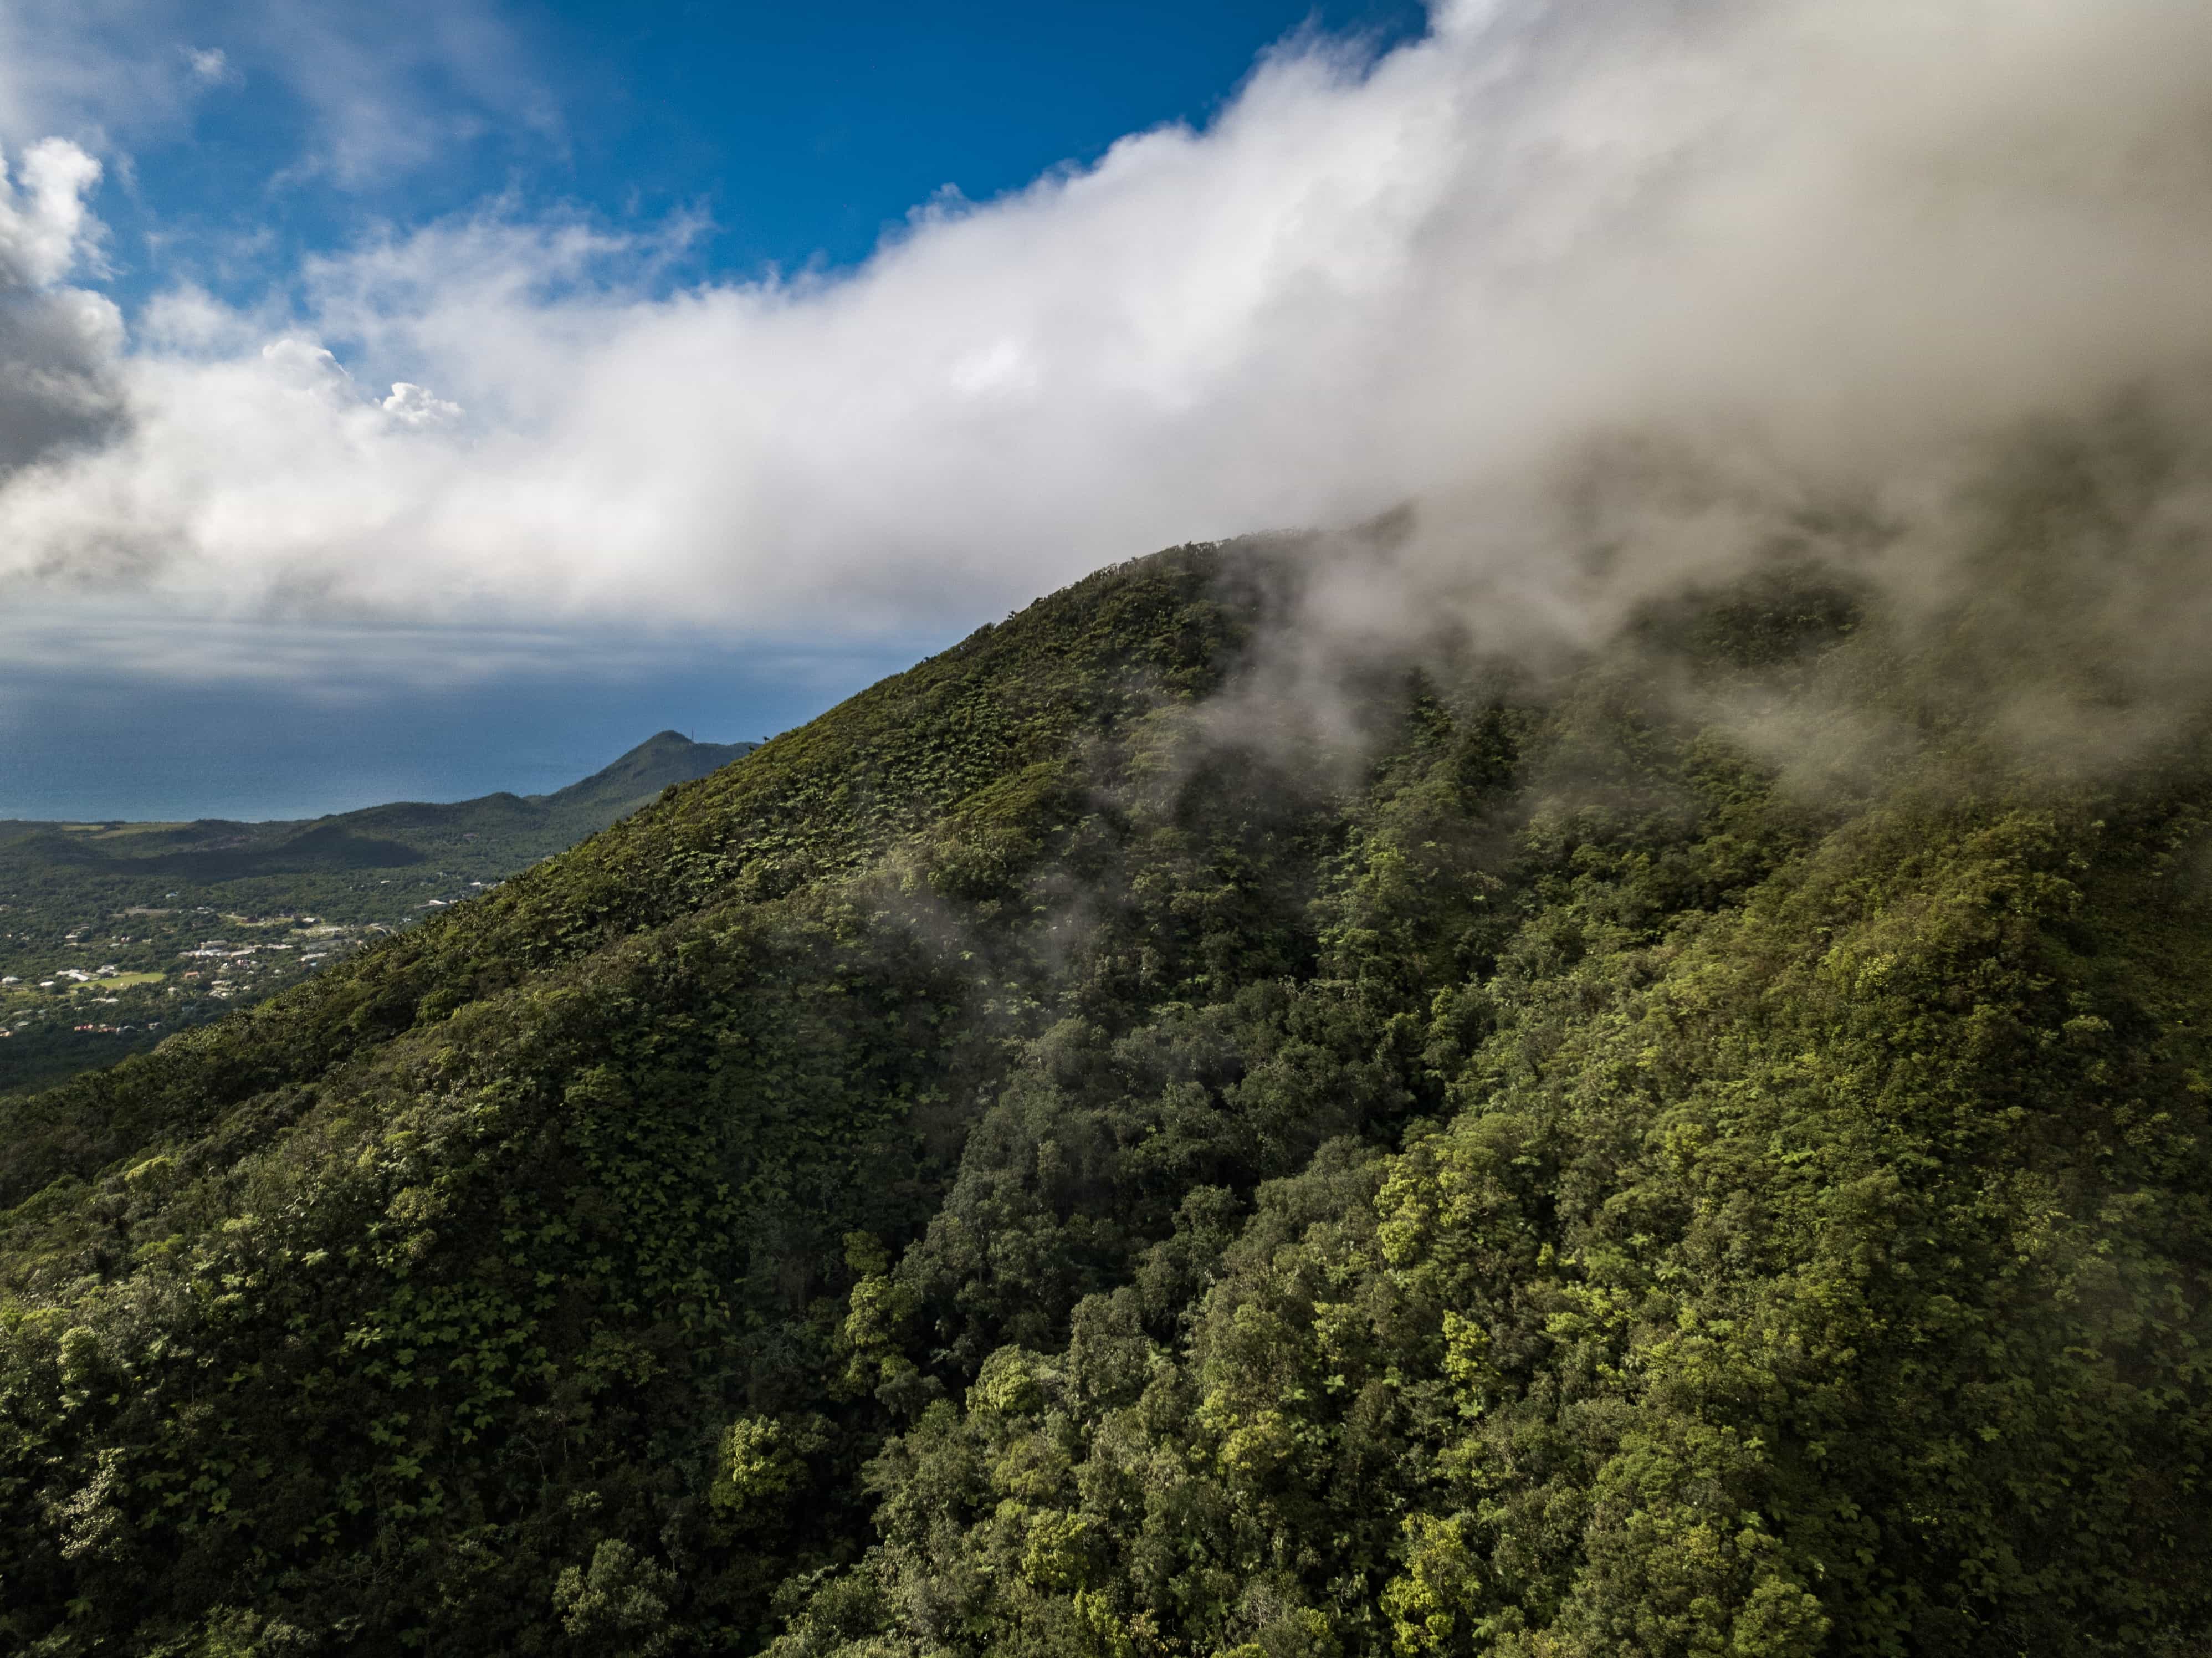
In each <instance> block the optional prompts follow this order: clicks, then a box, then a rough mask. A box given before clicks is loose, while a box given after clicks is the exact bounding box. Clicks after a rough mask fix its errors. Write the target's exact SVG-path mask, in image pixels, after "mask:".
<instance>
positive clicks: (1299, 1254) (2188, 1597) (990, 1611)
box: [0, 542, 2212, 1658]
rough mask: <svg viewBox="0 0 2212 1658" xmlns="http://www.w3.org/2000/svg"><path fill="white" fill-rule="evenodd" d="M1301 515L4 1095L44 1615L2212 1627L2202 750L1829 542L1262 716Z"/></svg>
mask: <svg viewBox="0 0 2212 1658" xmlns="http://www.w3.org/2000/svg"><path fill="white" fill-rule="evenodd" d="M1303 560H1304V550H1303V549H1302V547H1301V545H1300V544H1297V543H1293V542H1268V543H1260V544H1231V545H1228V546H1225V547H1218V548H1215V547H1207V548H1187V549H1182V550H1176V551H1174V552H1171V553H1168V554H1163V555H1160V556H1157V557H1155V558H1153V559H1150V560H1146V561H1140V562H1138V563H1137V564H1135V565H1132V566H1127V567H1122V568H1119V569H1116V570H1114V571H1109V572H1104V573H1102V574H1099V575H1097V576H1094V577H1092V578H1091V579H1089V580H1086V581H1085V582H1083V583H1080V584H1078V585H1077V586H1075V587H1073V588H1071V589H1069V590H1067V591H1066V592H1063V593H1060V594H1058V595H1055V596H1054V597H1053V598H1050V599H1048V600H1043V601H1040V603H1039V604H1036V605H1034V606H1032V607H1031V608H1030V610H1026V611H1024V612H1022V613H1021V614H1020V615H1018V616H1014V617H1011V618H1009V619H1008V621H1007V622H1006V623H1005V624H1003V625H1001V626H1000V627H997V628H994V629H986V630H984V631H983V632H982V633H981V634H979V635H976V636H975V637H974V638H972V639H970V640H969V641H967V642H966V643H965V644H963V645H962V646H961V647H957V648H956V649H955V650H953V651H951V652H948V653H945V655H943V656H941V657H939V658H936V659H932V660H931V661H930V662H927V663H925V664H923V665H921V666H920V667H918V668H916V669H915V670H913V671H910V672H908V674H905V675H902V676H899V677H896V678H894V679H892V680H890V681H887V682H885V683H884V684H882V685H879V686H878V687H876V688H874V689H872V690H871V691H869V692H867V693H865V694H863V695H861V696H860V697H858V698H855V699H854V700H853V701H851V702H849V703H848V704H846V705H844V706H842V708H838V709H836V710H834V711H833V712H832V713H831V714H828V715H825V716H824V717H823V719H822V720H817V721H816V722H814V723H813V724H812V725H811V726H807V727H805V728H803V729H802V730H800V731H799V732H793V733H788V734H787V735H786V736H784V737H782V738H778V739H776V740H775V742H773V743H770V744H768V745H767V746H766V747H764V748H763V749H762V750H759V751H758V752H757V753H756V754H754V755H753V756H750V758H748V759H747V760H746V761H745V762H744V763H743V764H742V765H738V766H734V767H732V768H728V769H726V770H725V771H722V772H720V773H717V774H714V776H712V777H709V778H708V779H705V780H702V781H700V782H696V783H693V784H689V785H684V786H680V787H678V788H676V789H674V790H672V791H671V792H670V793H668V794H667V795H665V797H664V798H663V799H661V800H659V802H658V803H657V804H655V805H653V806H652V807H650V808H648V809H647V810H646V811H642V812H641V813H640V814H638V815H637V816H636V817H632V818H630V819H628V820H626V821H625V822H623V823H619V824H617V825H616V826H615V827H614V828H613V829H609V830H607V831H605V832H604V833H603V834H600V835H597V836H595V837H593V838H592V839H591V840H590V841H586V842H585V843H584V844H583V845H581V846H580V847H577V848H576V849H575V850H574V851H573V852H571V853H567V854H565V855H563V856H562V857H561V858H558V859H553V860H551V861H550V862H548V863H546V864H544V865H539V866H538V867H537V868H535V869H533V870H532V871H530V872H528V873H526V875H524V876H521V877H520V878H516V879H515V880H513V881H510V882H508V883H507V884H506V885H505V886H504V887H502V888H501V890H498V891H497V892H495V893H494V894H491V895H489V896H486V897H484V898H483V899H479V900H476V901H473V902H470V903H468V904H465V905H463V906H461V907H459V908H457V909H455V910H453V911H452V912H450V913H447V914H442V915H441V916H440V917H439V918H437V919H436V920H432V921H429V922H427V923H425V924H424V925H423V926H420V927H418V928H416V929H415V930H413V931H411V932H408V933H406V934H404V935H402V936H400V937H398V938H394V939H393V940H392V941H391V942H389V943H387V944H383V945H381V946H380V947H378V948H377V949H375V950H372V951H369V952H368V953H366V954H365V955H364V956H362V957H360V958H359V959H357V960H356V961H354V962H351V963H346V964H344V965H343V967H341V968H339V969H334V970H333V971H331V973H330V974H328V975H326V976H325V977H323V978H321V979H319V980H318V981H314V982H313V983H311V984H308V985H305V986H302V987H300V988H299V989H298V990H295V991H293V992H289V993H286V994H285V995H283V996H282V997H279V998H277V999H274V1000H272V1001H270V1002H269V1003H267V1004H265V1005H261V1006H259V1007H257V1008H254V1009H252V1010H250V1011H247V1012H246V1013H244V1014H242V1015H240V1016H238V1017H234V1018H232V1019H230V1020H228V1021H226V1022H224V1023H222V1024H221V1025H218V1026H216V1027H211V1028H210V1029H205V1030H199V1031H193V1032H190V1033H187V1034H185V1035H183V1036H180V1037H179V1038H176V1039H173V1041H172V1042H168V1043H167V1044H165V1045H164V1046H163V1048H161V1049H160V1050H159V1051H157V1052H156V1053H155V1054H150V1055H148V1056H146V1057H144V1058H143V1059H140V1060H133V1061H131V1062H130V1063H128V1064H126V1065H125V1066H121V1067H118V1069H116V1070H115V1071H113V1072H107V1073H104V1074H101V1075H98V1076H94V1077H89V1078H82V1079H79V1080H78V1081H76V1083H74V1084H70V1086H68V1087H66V1088H64V1089H61V1090H54V1091H52V1092H51V1093H49V1094H46V1095H44V1096H39V1097H38V1098H36V1099H34V1100H32V1101H29V1102H23V1103H21V1104H20V1105H13V1104H11V1105H8V1106H4V1107H0V1110H5V1111H6V1112H7V1114H6V1115H5V1116H4V1117H0V1187H4V1189H0V1203H6V1204H11V1205H14V1206H15V1207H14V1208H12V1209H11V1210H9V1212H8V1213H7V1215H6V1217H5V1218H4V1221H0V1273H4V1278H0V1284H4V1295H5V1300H4V1303H0V1504H4V1505H5V1506H4V1509H0V1513H4V1515H5V1519H4V1526H0V1633H4V1636H5V1638H6V1640H7V1641H8V1642H9V1643H10V1644H12V1645H13V1646H15V1647H17V1648H20V1649H24V1650H30V1651H40V1652H48V1653H57V1654H63V1653H67V1654H76V1653H87V1654H89V1653H94V1652H133V1653H141V1652H143V1653H155V1652H165V1653H167V1652H174V1653H208V1654H216V1653H249V1652H268V1653H280V1652H282V1653H293V1652H299V1653H309V1652H333V1653H336V1652H360V1653H371V1652H385V1651H407V1650H422V1651H431V1652H437V1653H440V1654H446V1653H476V1652H483V1653H491V1652H507V1651H521V1652H545V1653H577V1654H582V1653H586V1652H590V1653H637V1654H661V1653H690V1652H767V1651H772V1652H774V1653H775V1654H776V1655H778V1658H799V1655H823V1658H829V1655H839V1658H888V1655H901V1658H904V1655H914V1658H921V1655H936V1654H949V1653H958V1654H969V1653H973V1654H986V1653H987V1654H1006V1655H1012V1654H1039V1655H1042V1654H1066V1655H1129V1658H1135V1655H1154V1654H1158V1655H1168V1654H1176V1655H1182V1654H1189V1655H1217V1654H1218V1655H1237V1658H1275V1655H1294V1654H1295V1655H1305V1654H1318V1655H1327V1654H1340V1655H1347V1658H1348V1655H1355V1654H1357V1655H1369V1654H1374V1655H1380V1654H1384V1653H1402V1654H1474V1653H1489V1652H1496V1653H1513V1654H1523V1655H1530V1658H1534V1655H1540V1654H1542V1655H1553V1654H1558V1655H1565V1654H1590V1655H1596V1654H1626V1653H1651V1654H1682V1655H1689V1654H1707V1653H1716V1654H1717V1653H1730V1654H1741V1655H1775V1658H1780V1655H1791V1654H1806V1655H1810V1654H1814V1653H1820V1652H1832V1653H1852V1654H1858V1653H1868V1654H1873V1653H1891V1652H1914V1653H1959V1654H1991V1655H1994V1654H1999V1653H2003V1654H2014V1653H2020V1652H2023V1651H2047V1650H2062V1649H2063V1650H2079V1651H2084V1652H2108V1653H2115V1654H2117V1653H2136V1652H2166V1653H2172V1654H2175V1655H2179V1654H2185V1653H2189V1652H2194V1651H2197V1650H2201V1649H2202V1643H2203V1639H2204V1637H2205V1634H2206V1631H2207V1629H2208V1627H2212V1587H2208V1585H2212V1570H2208V1569H2212V1558H2208V1557H2209V1556H2212V1535H2208V1531H2212V1527H2208V1521H2207V1517H2206V1516H2207V1513H2208V1504H2207V1503H2206V1501H2205V1497H2204V1491H2203V1473H2204V1463H2205V1458H2206V1455H2207V1451H2208V1448H2212V1447H2208V1441H2212V1388H2208V1383H2207V1379H2206V1376H2205V1374H2204V1370H2203V1364H2204V1360H2203V1351H2204V1342H2205V1339H2206V1336H2207V1334H2208V1330H2207V1323H2208V1319H2207V1314H2206V1310H2205V1305H2206V1303H2205V1291H2206V1288H2207V1278H2208V1270H2212V1262H2208V1260H2207V1238H2208V1236H2212V1233H2208V1230H2207V1227H2206V1224H2205V1223H2206V1221H2207V1218H2208V1216H2207V1213H2206V1206H2207V1198H2208V1194H2209V1193H2212V1151H2208V1147H2212V1140H2208V1139H2207V1134H2206V1130H2207V1127H2208V1125H2207V1123H2206V1121H2205V1116H2206V1105H2205V1100H2206V1096H2207V1094H2208V1092H2212V1085H2208V1084H2207V1083H2206V1081H2205V1078H2206V1077H2207V1076H2212V1053H2208V1052H2207V1048H2208V1034H2207V1017H2208V1012H2207V1011H2208V1007H2212V943H2208V942H2207V941H2208V938H2212V933H2208V930H2207V928H2206V926H2205V923H2206V921H2207V920H2212V914H2208V911H2212V892H2208V886H2212V883H2208V880H2207V872H2208V862H2212V859H2208V847H2212V842H2209V841H2208V839H2207V835H2208V823H2209V822H2212V819H2208V811H2207V809H2208V805H2212V783H2208V773H2207V768H2205V767H2204V765H2203V760H2202V744H2201V742H2200V741H2199V740H2198V739H2197V738H2196V737H2194V736H2193V735H2177V736H2173V737H2172V738H2170V739H2169V740H2167V741H2166V742H2164V743H2163V744H2160V746H2159V747H2158V748H2157V749H2156V750H2154V751H2146V752H2145V754H2144V755H2143V756H2142V759H2141V760H2140V762H2139V763H2137V764H2136V766H2134V767H2133V768H2131V769H2130V770H2129V771H2128V772H2127V773H2126V774H2125V776H2124V779H2123V780H2112V779H2110V778H2107V779H2106V780H2100V781H2085V782H2073V783H2065V784H2060V783H2054V782H2052V781H2051V780H2049V774H2048V773H2047V770H2046V771H2045V772H2039V771H2038V769H2037V768H2031V767H2027V766H2024V765H2022V764H2021V763H2019V762H2017V761H2015V759H2013V758H2012V757H2010V751H2009V750H2007V749H2006V748H2005V747H2004V745H2003V744H2002V742H2000V741H1998V740H1996V739H1995V738H1992V737H1991V736H1990V733H1989V732H1988V730H1987V729H1986V725H1985V722H1982V721H1980V720H1978V719H1977V718H1976V717H1975V709H1974V707H1973V706H1972V701H1971V699H1967V698H1962V697H1960V696H1958V695H1953V694H1952V690H1953V687H1954V683H1955V682H1954V681H1953V680H1947V679H1946V678H1945V677H1944V675H1943V674H1942V673H1941V672H1937V671H1935V670H1932V669H1930V668H1929V667H1928V665H1927V663H1928V653H1929V650H1931V649H1936V650H1937V651H1939V652H1940V651H1942V650H1949V651H1952V652H1954V653H1968V654H1971V653H1972V649H1973V648H1974V647H1975V645H1976V641H1977V638H1978V635H1977V629H1978V628H1979V627H1982V625H1983V624H1982V622H1981V621H1980V620H1979V619H1978V618H1979V617H1980V615H1981V613H1980V612H1979V611H1978V610H1976V608H1975V605H1974V604H1973V602H1972V601H1969V602H1968V603H1967V604H1966V605H1965V606H1964V607H1963V608H1962V609H1961V610H1960V613H1959V614H1958V615H1957V616H1954V617H1953V618H1951V620H1950V624H1949V626H1948V630H1944V631H1941V632H1939V633H1937V634H1936V635H1935V636H1936V638H1937V639H1938V641H1939V644H1938V646H1936V647H1929V646H1928V645H1927V644H1926V642H1925V640H1926V637H1927V635H1925V634H1924V633H1923V634H1920V635H1911V636H1910V637H1909V638H1908V636H1907V635H1905V634H1904V633H1902V632H1900V630H1899V629H1896V628H1894V627H1893V626H1891V625H1890V624H1889V623H1888V622H1887V620H1886V619H1885V616H1884V615H1883V612H1882V610H1881V605H1880V604H1879V603H1878V602H1877V600H1876V599H1875V597H1874V596H1873V595H1871V594H1870V593H1869V592H1866V591H1863V590H1862V589H1861V588H1860V587H1858V586H1856V585H1854V584H1853V583H1851V582H1850V581H1846V580H1840V579H1837V578H1834V577H1832V576H1826V575H1822V574H1819V573H1818V572H1817V571H1812V570H1808V569H1804V568H1778V569H1774V570H1769V571H1765V572H1761V573H1757V574H1753V575H1751V576H1749V577H1747V578H1746V579H1744V580H1741V581H1740V582H1737V583H1735V585H1733V586H1717V587H1715V588H1714V589H1713V590H1711V591H1710V592H1703V593H1697V594H1692V595H1690V596H1689V597H1687V598H1683V599H1680V601H1678V602H1676V603H1674V604H1671V605H1670V606H1651V607H1647V609H1646V610H1644V612H1643V613H1642V614H1641V615H1640V616H1639V617H1638V620H1637V621H1636V623H1635V624H1634V625H1633V626H1632V629H1630V631H1629V633H1628V634H1627V635H1625V636H1623V637H1622V638H1620V639H1618V640H1614V641H1609V643H1608V647H1607V650H1606V651H1605V652H1604V653H1601V654H1599V655H1597V656H1595V657H1594V658H1593V659H1590V660H1589V661H1588V662H1587V663H1585V664H1583V665H1581V666H1579V667H1578V668H1575V669H1573V670H1571V671H1565V672H1562V673H1560V674H1558V675H1554V676H1552V677H1547V678H1545V679H1543V680H1541V681H1539V680H1537V679H1535V678H1534V677H1532V676H1530V675H1528V673H1526V672H1523V671H1516V670H1512V669H1510V668H1507V667H1505V666H1503V665H1498V664H1495V663H1489V662H1485V661H1482V660H1479V659H1474V658H1473V657H1471V656H1469V655H1468V654H1467V653H1465V652H1454V651H1451V650H1437V651H1433V652H1426V653H1419V655H1418V658H1417V656H1416V654H1415V653H1410V652H1409V653H1407V655H1406V656H1405V657H1404V658H1402V659H1381V660H1377V659H1375V658H1373V657H1371V656H1370V657H1369V658H1367V659H1364V660H1363V661H1362V662H1360V663H1359V664H1358V665H1355V666H1353V667H1352V668H1349V669H1346V670H1345V671H1343V672H1341V673H1340V674H1339V675H1337V676H1336V677H1334V679H1333V680H1332V682H1331V683H1330V684H1329V685H1328V687H1327V688H1326V690H1327V694H1328V697H1329V699H1330V702H1329V706H1328V708H1325V709H1323V708H1316V709H1314V710H1312V711H1311V712H1312V714H1313V718H1312V719H1311V720H1309V721H1305V722H1304V724H1303V725H1302V723H1301V720H1300V717H1299V711H1298V710H1297V708H1295V707H1292V708H1289V709H1288V710H1285V709H1284V708H1280V707H1277V708H1273V709H1272V710H1270V711H1268V713H1267V717H1266V718H1262V717H1261V716H1260V715H1259V714H1255V712H1254V706H1253V703H1252V701H1251V699H1249V697H1243V696H1241V695H1240V690H1239V688H1240V687H1242V686H1245V685H1248V684H1249V683H1254V676H1255V674H1257V673H1259V672H1261V671H1262V670H1263V669H1264V666H1265V659H1266V658H1267V654H1268V653H1269V652H1270V650H1271V649H1272V648H1273V643H1274V642H1275V641H1277V639H1278V632H1277V630H1278V628H1279V625H1281V624H1282V623H1284V621H1285V616H1287V615H1288V613H1289V611H1290V610H1291V598H1292V592H1293V589H1294V588H1295V586H1296V584H1297V580H1298V579H1299V571H1300V569H1301V568H1302V566H1303ZM1995 614H1996V620H1995V621H1994V622H1991V623H1989V626H1990V627H1999V626H2001V625H2002V623H2003V620H2004V616H2003V615H2002V613H2001V611H2000V613H1995ZM1985 631H1986V629H1985ZM1777 701H1782V702H1787V703H1788V704H1790V706H1792V707H1794V708H1799V709H1802V710H1804V711H1805V713H1804V716H1803V721H1802V726H1801V727H1800V729H1801V730H1802V732H1804V733H1806V737H1805V739H1804V740H1803V741H1802V742H1801V743H1800V744H1798V745H1797V747H1798V749H1799V750H1801V751H1810V752H1811V753H1812V754H1813V758H1812V760H1811V761H1809V762H1808V760H1807V759H1806V756H1805V753H1804V752H1800V753H1798V754H1796V755H1795V756H1792V759H1791V762H1790V763H1791V764H1792V765H1794V768H1795V769H1794V772H1793V774H1792V775H1791V776H1790V778H1788V779H1787V780H1785V779H1784V777H1783V776H1782V773H1783V771H1784V762H1782V761H1779V760H1776V759H1771V758H1766V757H1763V754H1764V753H1765V751H1764V750H1761V749H1759V747H1758V746H1757V745H1756V744H1753V743H1752V742H1751V741H1749V740H1747V736H1746V728H1745V726H1744V723H1743V722H1742V721H1741V720H1738V719H1734V718H1731V717H1729V716H1728V714H1727V713H1726V711H1727V710H1729V709H1732V708H1743V707H1747V706H1762V707H1765V706H1771V705H1773V704H1775V703H1776V702H1777ZM1870 713H1871V714H1879V715H1880V716H1881V719H1880V720H1873V719H1872V718H1871V717H1870ZM1877 727H1878V728H1880V729H1883V730H1892V729H1894V730H1896V731H1898V732H1904V733H1906V735H1905V736H1904V737H1900V738H1899V739H1898V740H1896V741H1894V742H1893V743H1889V744H1885V745H1882V746H1880V747H1877V748H1872V749H1870V748H1869V747H1868V746H1867V745H1866V744H1863V743H1859V742H1857V740H1856V738H1853V737H1852V734H1853V733H1857V732H1863V731H1864V730H1866V729H1870V728H1877ZM1823 756H1826V757H1825V758H1824V757H1823Z"/></svg>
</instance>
